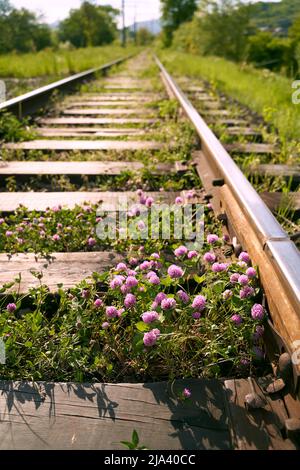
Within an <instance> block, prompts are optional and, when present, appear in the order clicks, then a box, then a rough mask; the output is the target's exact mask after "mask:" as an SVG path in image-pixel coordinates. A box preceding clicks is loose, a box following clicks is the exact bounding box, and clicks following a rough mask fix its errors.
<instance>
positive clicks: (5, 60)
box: [0, 45, 137, 78]
mask: <svg viewBox="0 0 300 470" xmlns="http://www.w3.org/2000/svg"><path fill="white" fill-rule="evenodd" d="M136 50H137V48H134V47H132V46H130V47H127V48H126V49H123V48H122V47H120V46H117V45H113V46H105V47H87V48H84V49H75V50H63V49H61V50H58V51H54V50H51V49H49V50H48V49H47V50H44V51H41V52H38V53H30V54H16V53H15V54H5V55H1V56H0V77H15V78H32V77H40V76H45V75H52V76H62V75H69V74H71V73H76V72H81V71H83V70H86V69H89V68H92V67H97V66H100V65H102V64H105V63H106V62H110V61H112V60H114V59H117V58H119V57H122V56H124V55H127V54H130V53H132V52H134V51H136Z"/></svg>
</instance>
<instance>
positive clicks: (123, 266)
mask: <svg viewBox="0 0 300 470" xmlns="http://www.w3.org/2000/svg"><path fill="white" fill-rule="evenodd" d="M116 271H127V266H126V264H125V263H118V264H117V267H116Z"/></svg>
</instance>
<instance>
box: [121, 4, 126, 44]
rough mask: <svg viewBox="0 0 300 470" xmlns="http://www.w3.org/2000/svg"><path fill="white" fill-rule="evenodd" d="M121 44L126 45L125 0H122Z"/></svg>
mask: <svg viewBox="0 0 300 470" xmlns="http://www.w3.org/2000/svg"><path fill="white" fill-rule="evenodd" d="M122 46H123V47H125V46H126V29H125V0H122Z"/></svg>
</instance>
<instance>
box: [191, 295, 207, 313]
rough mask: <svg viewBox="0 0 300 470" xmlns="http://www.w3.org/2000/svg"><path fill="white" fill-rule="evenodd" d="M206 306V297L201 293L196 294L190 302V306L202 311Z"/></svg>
mask: <svg viewBox="0 0 300 470" xmlns="http://www.w3.org/2000/svg"><path fill="white" fill-rule="evenodd" d="M205 306H206V298H205V297H203V295H197V296H196V297H195V298H194V300H193V303H192V307H193V308H195V309H197V310H199V311H200V312H202V310H204V309H205Z"/></svg>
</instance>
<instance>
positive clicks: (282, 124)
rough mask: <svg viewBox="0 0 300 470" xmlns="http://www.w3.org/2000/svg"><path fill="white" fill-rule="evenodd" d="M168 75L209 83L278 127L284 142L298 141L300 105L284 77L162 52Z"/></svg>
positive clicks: (216, 58)
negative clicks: (199, 79) (295, 102)
mask: <svg viewBox="0 0 300 470" xmlns="http://www.w3.org/2000/svg"><path fill="white" fill-rule="evenodd" d="M159 55H160V57H161V59H162V60H163V62H164V64H165V65H166V67H167V69H168V71H170V72H171V73H176V74H179V75H186V76H190V77H196V78H203V79H205V80H209V81H210V82H211V83H212V84H213V85H214V86H215V87H216V88H217V89H218V90H221V91H223V92H224V93H226V94H227V95H229V96H231V97H232V98H234V99H237V100H238V101H240V102H241V103H243V104H244V105H246V106H248V107H249V108H250V109H252V110H253V111H255V112H257V113H258V114H260V115H261V116H263V118H264V119H265V121H266V122H268V123H269V124H271V125H272V126H274V127H275V128H276V129H277V130H278V132H279V135H280V137H281V139H282V141H283V142H286V141H288V140H289V139H295V140H296V139H298V138H299V134H300V105H298V106H297V105H294V104H293V103H292V93H293V91H295V90H293V89H292V81H291V80H290V79H288V78H286V77H283V76H281V75H278V74H275V73H272V72H270V71H265V70H263V71H262V70H257V69H254V68H253V67H251V66H249V65H245V64H236V63H233V62H230V61H228V60H225V59H222V58H218V57H201V56H195V55H192V54H186V53H180V52H170V51H168V52H161V53H160V54H159Z"/></svg>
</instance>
